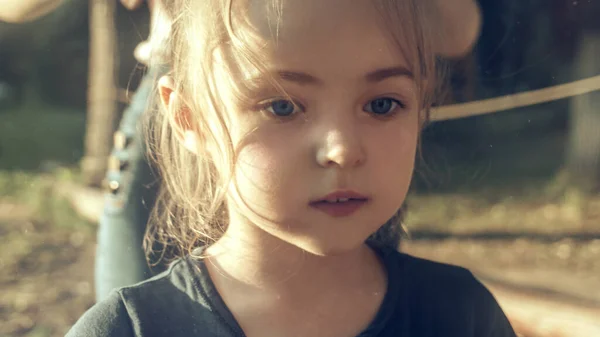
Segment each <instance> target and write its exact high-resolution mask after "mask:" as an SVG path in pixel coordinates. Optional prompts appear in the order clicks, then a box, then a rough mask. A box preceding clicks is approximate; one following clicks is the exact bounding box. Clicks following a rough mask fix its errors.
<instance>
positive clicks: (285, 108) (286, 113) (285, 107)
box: [261, 99, 301, 117]
mask: <svg viewBox="0 0 600 337" xmlns="http://www.w3.org/2000/svg"><path fill="white" fill-rule="evenodd" d="M261 108H262V109H261V110H263V111H268V112H269V113H271V114H272V115H273V116H275V117H291V116H293V115H294V114H296V113H298V112H299V111H300V110H301V109H300V107H299V106H298V105H296V104H294V102H292V101H290V100H287V99H276V100H272V101H268V102H265V103H263V104H261Z"/></svg>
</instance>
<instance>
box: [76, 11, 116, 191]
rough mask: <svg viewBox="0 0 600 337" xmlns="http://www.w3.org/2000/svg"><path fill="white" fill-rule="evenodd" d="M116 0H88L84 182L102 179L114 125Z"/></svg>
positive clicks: (99, 183)
mask: <svg viewBox="0 0 600 337" xmlns="http://www.w3.org/2000/svg"><path fill="white" fill-rule="evenodd" d="M115 8H116V0H90V61H89V87H88V113H87V124H86V135H85V155H84V158H83V161H82V163H81V165H82V171H83V176H84V179H85V183H86V184H88V185H89V186H100V185H101V184H102V180H103V179H104V175H105V171H106V166H107V161H108V156H109V154H110V151H111V148H112V134H113V132H114V129H115V125H116V114H117V103H116V95H117V91H116V86H115V81H116V73H117V62H116V60H117V57H116V54H117V53H116V39H117V37H116V29H115Z"/></svg>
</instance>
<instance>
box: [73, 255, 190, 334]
mask: <svg viewBox="0 0 600 337" xmlns="http://www.w3.org/2000/svg"><path fill="white" fill-rule="evenodd" d="M192 279H193V277H192V276H191V270H189V266H188V265H187V263H186V261H185V260H184V259H181V260H178V261H176V262H175V263H173V265H171V267H170V268H169V269H168V270H166V271H165V272H163V273H161V274H159V275H157V276H155V277H153V278H151V279H149V280H146V281H144V282H141V283H138V284H136V285H133V286H129V287H124V288H121V289H118V290H115V291H113V292H112V293H111V294H110V295H109V296H108V297H107V298H106V299H105V300H103V301H101V302H98V303H96V304H95V305H94V306H92V307H91V308H90V309H89V310H88V311H87V312H86V313H85V314H83V316H82V317H81V318H80V319H79V320H78V321H77V323H75V325H74V326H73V327H72V328H71V330H70V331H69V333H68V334H67V336H68V337H77V336H86V337H87V336H91V337H96V336H97V337H100V336H117V337H119V336H140V335H144V336H146V335H154V334H155V333H156V332H157V331H163V330H165V329H168V328H169V327H168V326H164V325H163V326H160V325H161V324H164V323H165V321H171V322H172V321H173V319H172V317H173V316H176V315H181V313H182V312H184V310H180V309H181V307H182V306H186V305H187V306H190V305H191V303H197V301H196V300H197V298H196V296H195V294H196V293H197V291H196V288H195V287H194V286H193V285H192V284H193V280H192ZM181 318H183V317H181ZM176 323H179V322H176Z"/></svg>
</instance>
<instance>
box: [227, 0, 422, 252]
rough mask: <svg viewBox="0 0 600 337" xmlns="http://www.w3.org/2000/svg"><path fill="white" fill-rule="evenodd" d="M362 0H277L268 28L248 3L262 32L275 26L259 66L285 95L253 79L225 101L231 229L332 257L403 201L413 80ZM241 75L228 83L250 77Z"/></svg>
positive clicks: (414, 123)
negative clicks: (245, 96) (243, 101)
mask: <svg viewBox="0 0 600 337" xmlns="http://www.w3.org/2000/svg"><path fill="white" fill-rule="evenodd" d="M255 2H256V1H255ZM257 2H260V1H257ZM370 2H371V1H370V0H353V1H347V0H328V1H323V0H296V1H291V0H290V1H286V2H285V6H284V15H283V17H282V20H281V23H280V25H279V27H278V29H277V31H276V32H275V29H274V28H272V27H270V26H269V20H268V19H266V17H267V14H266V13H265V12H264V11H263V10H262V8H258V7H257V8H253V9H252V11H251V13H252V14H251V22H252V24H253V25H254V26H255V27H256V28H257V29H258V30H259V32H261V34H262V36H263V37H264V38H265V39H271V36H273V35H275V34H277V39H276V41H275V40H274V39H273V42H272V43H270V45H271V49H270V54H269V59H270V64H269V65H268V66H269V69H270V71H271V74H272V76H274V77H275V78H276V79H277V80H279V82H281V84H282V86H283V88H284V89H285V91H286V92H287V93H288V95H289V97H290V98H291V100H290V99H288V98H286V97H285V96H283V95H281V94H280V93H278V92H277V91H276V90H275V89H270V88H269V87H268V86H265V87H264V88H262V90H257V91H256V93H254V94H253V97H254V101H253V104H251V105H250V106H246V107H240V106H239V105H236V106H234V105H233V104H231V105H230V106H229V108H228V112H227V113H228V119H229V120H230V124H231V132H232V138H233V142H234V146H236V155H237V163H236V170H235V175H234V178H235V179H234V183H232V185H231V188H230V192H229V201H228V205H229V210H230V219H231V224H230V229H231V230H233V229H234V228H235V229H240V228H244V227H246V228H248V226H252V229H251V230H254V229H255V228H256V227H258V228H259V229H261V231H259V232H261V233H264V232H266V233H267V234H270V235H268V236H267V237H273V236H274V237H276V238H278V239H280V240H284V241H286V242H288V243H290V244H293V245H295V246H298V247H300V248H302V249H304V250H307V251H309V252H312V253H315V254H319V255H329V254H336V253H340V252H343V251H347V250H350V249H353V248H356V247H357V246H359V245H361V244H362V243H363V242H364V240H365V239H366V238H367V237H368V236H369V235H370V234H372V233H373V232H375V231H376V230H377V229H378V228H379V226H381V225H382V224H383V223H384V222H385V221H387V220H388V219H389V218H391V217H392V216H393V215H394V214H395V213H396V211H397V210H398V209H399V207H400V206H401V205H402V203H403V202H404V199H405V196H406V193H407V190H408V187H409V183H410V180H411V176H412V172H413V165H414V159H415V151H416V148H417V138H418V137H417V136H418V132H419V117H418V116H419V109H420V106H419V102H418V98H417V87H416V84H415V82H414V80H413V78H412V75H411V73H410V71H409V70H408V69H409V65H408V64H407V62H406V60H405V58H404V57H403V55H402V53H401V52H400V50H399V48H398V47H397V46H395V45H394V42H393V41H391V40H390V38H389V37H388V35H387V34H386V32H385V30H383V29H382V28H381V26H380V24H381V22H382V20H381V18H380V16H379V14H378V13H377V12H376V10H375V9H374V8H373V7H372V5H371V4H370ZM228 76H231V74H229V75H228ZM249 77H251V76H240V77H239V78H234V80H235V81H245V80H252V81H256V79H249ZM258 80H259V81H260V79H258ZM348 199H349V200H348ZM327 200H329V201H327Z"/></svg>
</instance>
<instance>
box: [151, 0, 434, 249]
mask: <svg viewBox="0 0 600 337" xmlns="http://www.w3.org/2000/svg"><path fill="white" fill-rule="evenodd" d="M164 1H165V8H166V9H167V11H168V15H170V17H171V19H172V27H171V34H170V37H169V48H170V63H171V66H172V69H171V72H170V76H171V77H172V78H173V82H174V85H175V88H174V89H175V92H177V93H178V97H179V99H177V100H175V101H174V104H175V106H173V107H172V111H178V110H180V109H187V110H186V111H188V112H189V113H190V116H191V120H189V121H186V123H188V124H189V125H190V126H191V127H193V128H194V129H195V130H197V131H198V133H199V134H200V135H201V137H202V139H201V143H202V146H201V148H199V149H198V150H199V152H198V154H197V155H196V154H192V153H190V152H189V151H188V150H186V149H185V148H184V147H183V146H181V144H180V141H179V140H178V137H177V135H178V134H180V133H181V131H182V130H178V128H177V126H176V125H177V123H175V122H174V121H173V119H174V118H176V117H175V116H174V114H172V113H169V112H168V111H164V109H162V108H159V109H158V111H156V112H155V113H153V114H150V115H151V117H152V118H151V120H149V121H148V123H147V128H146V131H147V137H148V142H149V152H150V153H151V155H152V157H153V159H154V160H155V161H156V164H157V166H158V168H159V170H160V176H161V179H162V186H161V189H160V192H159V195H158V199H157V203H156V205H155V207H154V209H153V213H152V216H151V220H150V223H149V227H148V232H147V235H146V240H145V247H146V251H147V253H148V254H152V253H153V252H154V251H155V250H156V249H157V248H158V249H159V251H160V252H161V254H160V256H162V255H163V254H164V253H165V252H167V253H168V256H170V257H178V256H182V255H186V254H189V253H191V251H192V250H193V249H194V248H196V247H197V246H198V245H199V244H204V245H208V244H211V243H213V242H214V241H216V240H218V239H219V238H220V236H221V235H222V234H223V232H224V231H225V229H226V228H227V212H226V207H227V206H226V203H225V200H226V189H227V188H226V187H227V186H228V184H229V181H230V179H231V177H232V172H233V168H234V165H235V151H234V149H233V146H232V142H231V138H230V134H229V131H228V128H227V124H228V123H227V120H226V117H225V116H226V115H225V114H223V113H221V112H222V111H223V109H224V107H223V99H222V97H221V95H220V93H219V92H218V91H217V90H216V89H215V88H216V84H215V71H214V70H215V69H214V65H215V63H216V62H219V63H221V64H225V65H226V66H227V71H230V72H232V73H235V72H240V71H242V70H241V68H242V67H243V66H248V65H249V66H251V67H253V70H258V71H259V72H260V73H261V74H262V75H264V78H266V79H267V80H268V81H269V82H270V84H272V85H273V86H275V87H276V88H281V86H279V84H278V83H277V81H276V80H275V79H273V78H272V77H269V75H268V72H267V69H266V68H265V64H266V63H265V62H264V59H263V55H261V53H260V51H261V49H262V50H264V47H265V46H264V44H263V45H261V41H259V40H257V39H256V38H255V36H254V35H253V34H252V28H251V27H250V25H249V23H248V22H247V18H246V17H245V15H244V13H246V9H247V6H248V5H249V3H250V2H251V1H264V3H265V6H266V7H265V8H267V9H268V13H269V14H270V15H271V16H272V17H274V18H275V21H277V22H275V25H277V24H278V23H279V22H278V20H281V18H282V15H283V9H282V8H283V7H282V2H283V0H236V1H234V0H202V1H197V0H164ZM372 2H373V4H375V5H376V6H377V8H378V9H379V11H380V13H381V16H382V19H383V22H384V24H385V25H387V26H388V27H390V29H389V31H390V33H391V36H392V38H393V39H394V40H395V42H396V43H397V44H398V46H399V47H400V48H401V51H402V53H403V54H404V56H405V57H406V59H407V61H408V64H409V66H410V67H411V71H412V72H413V74H414V76H415V80H416V81H417V84H418V88H419V98H420V103H421V108H422V111H423V113H424V114H423V118H422V120H423V121H424V122H425V121H426V120H427V119H428V107H429V106H430V105H431V103H432V98H433V97H434V96H435V89H436V87H435V84H436V83H437V71H436V60H435V54H434V52H433V50H432V46H431V41H432V39H431V34H432V31H431V30H432V29H431V25H430V24H428V20H429V19H431V16H430V15H429V14H428V13H431V12H432V11H433V10H434V6H433V5H432V1H431V0H373V1H372ZM231 87H232V89H233V91H234V92H235V94H236V98H238V99H240V100H243V99H244V98H245V97H244V92H245V91H244V88H242V87H240V85H236V84H235V83H231ZM157 96H158V95H157ZM158 106H160V105H158ZM394 219H401V216H396V217H395V218H394ZM394 221H395V222H397V221H396V220H394ZM392 225H393V224H392ZM396 226H397V227H398V228H399V224H397V223H396Z"/></svg>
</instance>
